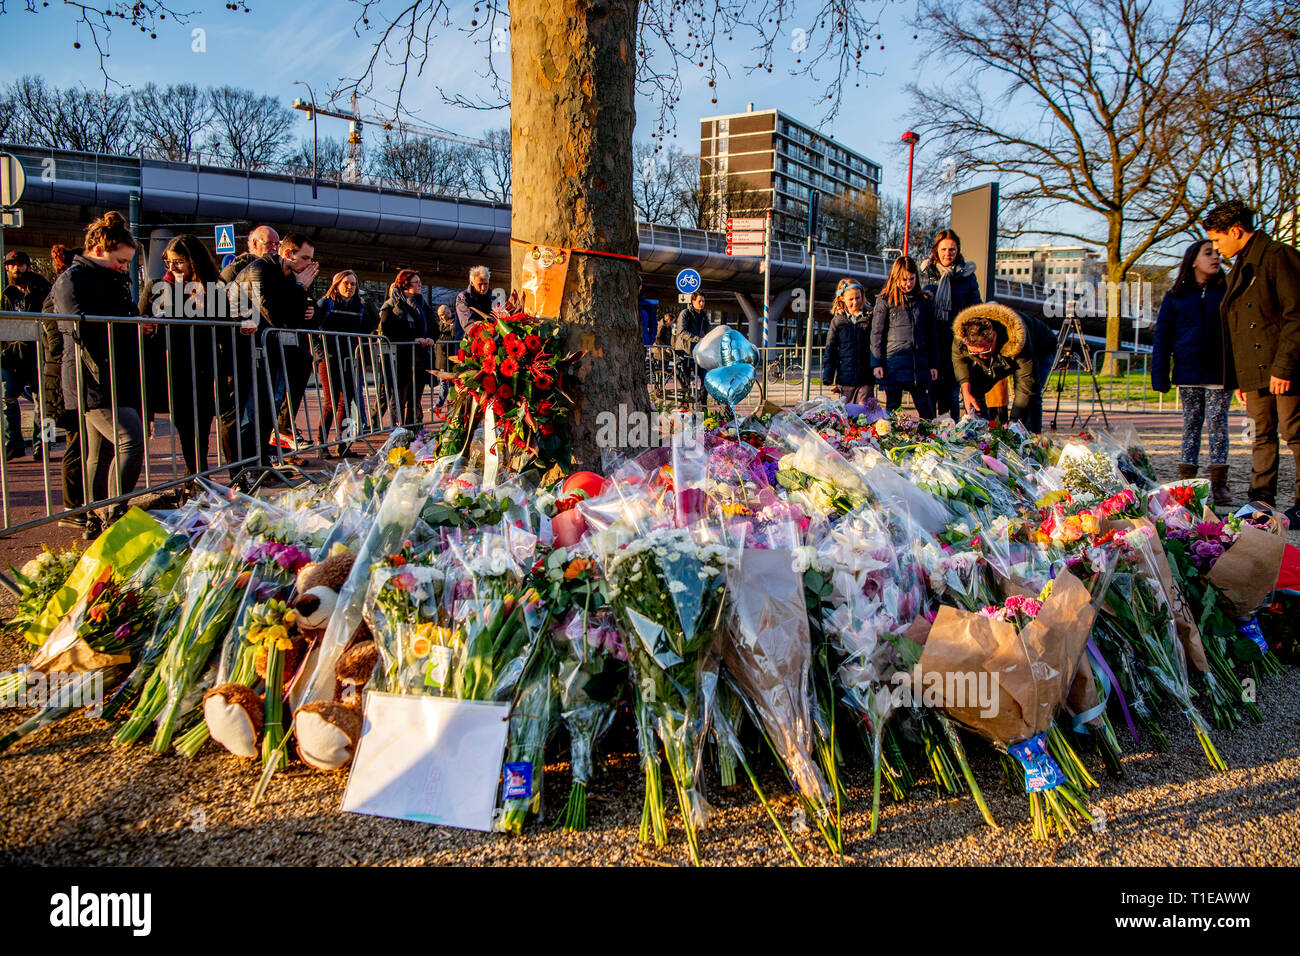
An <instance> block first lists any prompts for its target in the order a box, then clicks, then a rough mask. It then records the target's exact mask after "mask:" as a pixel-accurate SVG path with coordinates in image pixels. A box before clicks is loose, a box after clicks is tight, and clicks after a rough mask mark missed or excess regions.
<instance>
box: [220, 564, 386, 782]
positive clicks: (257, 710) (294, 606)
mask: <svg viewBox="0 0 1300 956" xmlns="http://www.w3.org/2000/svg"><path fill="white" fill-rule="evenodd" d="M355 562H356V555H355V554H353V553H352V552H349V551H339V552H337V553H333V554H331V555H330V556H329V557H327V558H325V559H324V560H322V561H319V562H314V563H311V564H308V565H305V566H304V567H303V568H302V570H300V571H299V572H298V577H297V581H296V583H295V587H294V597H293V598H292V600H291V601H290V602H289V613H288V614H286V615H285V626H286V629H287V630H288V631H289V633H290V638H289V639H290V641H291V644H292V647H291V649H290V650H287V651H286V652H285V656H286V661H285V664H286V667H285V675H286V677H287V676H289V675H292V674H293V673H294V671H295V670H296V669H297V662H299V661H301V660H302V656H303V654H304V653H305V650H306V646H307V644H308V642H311V641H315V640H318V639H319V638H320V637H321V635H323V634H324V633H325V629H326V627H327V626H328V624H329V620H330V616H331V615H332V614H333V613H334V611H335V609H336V608H337V606H338V598H339V591H340V589H341V588H342V587H343V584H344V582H346V581H347V579H348V575H349V574H351V573H352V567H353V564H354V563H355ZM294 635H296V636H297V637H298V639H297V640H294ZM258 659H259V660H262V661H264V656H263V655H261V654H259V655H258ZM378 660H379V651H378V649H377V648H376V647H375V643H374V640H373V638H372V637H371V634H370V630H369V628H368V627H367V626H366V624H365V622H364V621H363V622H361V624H360V625H359V626H358V627H357V629H356V631H355V632H353V634H352V637H351V639H350V640H349V642H348V645H347V647H346V648H345V649H344V652H343V654H342V655H341V656H340V658H339V660H338V662H337V664H336V665H335V694H334V699H333V700H328V701H315V702H313V703H311V704H307V705H305V706H303V707H300V708H299V709H298V712H297V713H296V714H295V716H294V719H295V728H296V729H295V736H296V743H297V750H298V756H299V757H301V758H302V760H303V762H304V763H306V764H308V765H309V766H311V767H315V768H316V769H318V770H325V771H333V770H342V769H344V768H345V767H347V766H348V765H349V764H350V763H351V762H352V756H353V754H354V753H355V751H356V745H357V742H358V741H359V740H360V738H361V702H362V691H363V688H364V686H365V684H366V682H367V681H368V680H369V679H370V675H371V673H372V672H373V671H374V669H375V664H376V663H377V662H378ZM291 664H292V667H291V666H290V665H291ZM258 674H259V676H263V677H264V676H265V675H264V667H263V668H262V669H259V671H258ZM264 712H265V702H264V698H263V696H262V695H259V694H258V693H256V692H255V691H254V690H253V689H252V688H250V687H245V686H243V685H242V684H235V683H226V684H221V685H219V686H217V687H214V688H212V690H210V691H208V692H207V694H205V695H204V698H203V714H204V718H205V720H206V721H207V724H208V730H209V732H210V733H211V735H212V739H213V740H215V741H217V742H218V743H219V744H221V745H222V746H224V747H225V748H226V749H227V750H229V751H230V752H231V753H233V754H235V755H236V756H240V757H255V756H257V755H258V754H259V753H261V749H260V745H259V741H260V739H261V736H262V730H263V726H262V725H263V714H264Z"/></svg>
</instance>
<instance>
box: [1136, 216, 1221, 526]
mask: <svg viewBox="0 0 1300 956" xmlns="http://www.w3.org/2000/svg"><path fill="white" fill-rule="evenodd" d="M1225 285H1226V281H1225V279H1224V275H1223V268H1222V266H1220V265H1219V254H1218V253H1217V252H1215V250H1214V243H1213V242H1211V241H1210V240H1209V239H1198V240H1197V241H1196V242H1193V243H1192V244H1191V245H1189V246H1188V247H1187V249H1186V251H1185V252H1184V253H1183V261H1182V265H1181V266H1179V269H1178V278H1177V279H1175V280H1174V284H1173V287H1172V288H1171V289H1170V290H1169V291H1168V292H1167V293H1165V297H1164V300H1163V301H1162V302H1161V303H1160V314H1159V315H1158V316H1157V317H1156V333H1155V341H1154V342H1153V344H1152V350H1151V387H1152V388H1154V389H1155V390H1156V391H1157V392H1167V391H1169V385H1170V381H1171V380H1172V382H1173V384H1174V385H1177V386H1178V397H1179V399H1180V400H1181V401H1182V405H1183V441H1182V453H1181V455H1180V457H1179V462H1178V476H1179V477H1180V478H1195V477H1196V469H1197V466H1198V464H1199V462H1200V456H1201V429H1202V427H1203V426H1204V424H1205V421H1206V419H1207V418H1208V419H1209V424H1210V491H1211V493H1212V494H1213V496H1214V503H1215V504H1216V505H1227V504H1230V503H1231V501H1232V496H1231V495H1230V494H1229V493H1228V406H1229V405H1230V404H1231V403H1232V392H1231V391H1229V390H1228V389H1227V388H1225V387H1224V386H1225V384H1226V383H1225V369H1224V364H1225V363H1224V354H1223V320H1222V319H1221V318H1220V316H1219V304H1220V303H1221V302H1222V301H1223V290H1224V286H1225ZM1171 358H1172V359H1173V373H1172V375H1171V374H1170V370H1169V363H1170V359H1171Z"/></svg>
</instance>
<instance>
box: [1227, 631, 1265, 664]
mask: <svg viewBox="0 0 1300 956" xmlns="http://www.w3.org/2000/svg"><path fill="white" fill-rule="evenodd" d="M1232 656H1233V657H1235V658H1237V660H1239V661H1241V662H1242V663H1243V664H1254V663H1257V662H1259V661H1262V660H1263V659H1264V652H1263V651H1261V650H1260V649H1259V645H1258V644H1256V643H1255V642H1254V641H1252V640H1251V639H1250V638H1249V637H1246V636H1244V635H1242V636H1239V637H1238V638H1237V639H1236V640H1234V641H1233V642H1232Z"/></svg>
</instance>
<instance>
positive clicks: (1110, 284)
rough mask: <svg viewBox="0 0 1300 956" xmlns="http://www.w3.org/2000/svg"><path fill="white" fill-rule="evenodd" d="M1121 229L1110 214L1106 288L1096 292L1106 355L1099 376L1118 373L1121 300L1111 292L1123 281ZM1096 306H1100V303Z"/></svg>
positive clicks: (1120, 223) (1117, 218) (1114, 216)
mask: <svg viewBox="0 0 1300 956" xmlns="http://www.w3.org/2000/svg"><path fill="white" fill-rule="evenodd" d="M1122 228H1123V222H1122V221H1121V219H1120V217H1119V215H1118V214H1112V215H1111V216H1110V222H1109V228H1108V230H1107V236H1106V288H1105V290H1101V289H1099V290H1097V291H1098V295H1099V297H1100V296H1101V295H1103V294H1104V297H1105V307H1106V352H1107V354H1106V357H1105V360H1104V361H1103V362H1102V363H1101V368H1099V369H1098V370H1097V373H1098V374H1099V375H1118V374H1119V371H1120V367H1119V363H1118V362H1117V361H1115V355H1114V353H1115V352H1116V351H1118V350H1119V336H1120V316H1119V305H1120V301H1121V300H1120V296H1119V295H1112V294H1111V290H1112V289H1118V288H1119V287H1120V284H1121V283H1122V282H1123V281H1124V263H1123V261H1122V257H1123V250H1122V249H1121V240H1122V236H1123V233H1122V231H1121V230H1122ZM1097 304H1098V305H1099V306H1100V305H1101V303H1100V302H1098V303H1097Z"/></svg>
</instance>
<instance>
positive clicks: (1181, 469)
mask: <svg viewBox="0 0 1300 956" xmlns="http://www.w3.org/2000/svg"><path fill="white" fill-rule="evenodd" d="M1178 477H1179V479H1180V480H1184V481H1185V480H1187V479H1189V478H1195V477H1196V466H1195V465H1189V464H1187V462H1185V461H1180V462H1179V463H1178Z"/></svg>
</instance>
